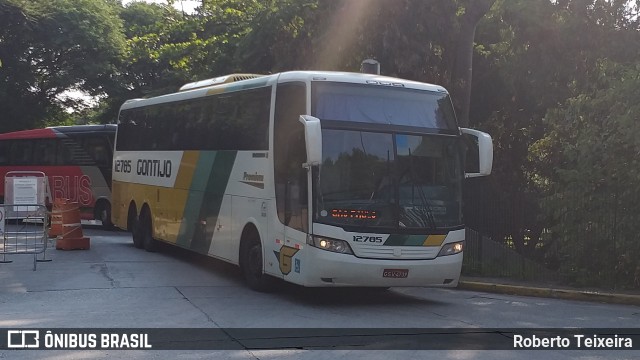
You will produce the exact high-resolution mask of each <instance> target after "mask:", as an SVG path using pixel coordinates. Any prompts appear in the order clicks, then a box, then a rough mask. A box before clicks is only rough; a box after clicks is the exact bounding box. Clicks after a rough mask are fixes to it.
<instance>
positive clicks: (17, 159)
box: [11, 140, 33, 165]
mask: <svg viewBox="0 0 640 360" xmlns="http://www.w3.org/2000/svg"><path fill="white" fill-rule="evenodd" d="M11 158H12V160H13V163H14V164H16V165H32V164H33V144H32V142H31V141H25V140H19V141H15V142H14V143H13V145H12V147H11Z"/></svg>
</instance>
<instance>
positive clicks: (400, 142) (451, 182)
mask: <svg viewBox="0 0 640 360" xmlns="http://www.w3.org/2000/svg"><path fill="white" fill-rule="evenodd" d="M322 138H323V161H322V165H321V167H320V169H319V170H318V171H316V172H315V174H314V183H315V185H316V186H314V191H315V207H314V208H315V211H314V218H315V221H317V222H320V223H325V224H330V225H337V226H341V227H343V228H345V229H350V230H356V231H357V229H358V228H370V227H378V228H380V229H378V230H379V231H384V229H386V230H396V231H397V230H403V229H404V230H420V231H424V230H425V229H426V230H436V229H450V228H453V227H459V226H461V224H462V214H461V187H460V186H461V183H462V179H463V175H462V151H461V149H462V148H461V143H460V139H459V138H455V137H448V136H447V137H443V136H434V135H405V134H392V133H373V132H363V131H349V130H331V129H325V130H323V134H322Z"/></svg>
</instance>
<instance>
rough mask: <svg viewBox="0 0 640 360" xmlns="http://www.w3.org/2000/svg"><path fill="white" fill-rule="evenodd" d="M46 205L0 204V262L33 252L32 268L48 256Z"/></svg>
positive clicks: (34, 268)
mask: <svg viewBox="0 0 640 360" xmlns="http://www.w3.org/2000/svg"><path fill="white" fill-rule="evenodd" d="M47 219H48V212H47V208H46V207H45V206H43V205H22V204H21V205H13V204H0V236H1V237H2V241H1V242H0V255H1V260H0V263H10V262H12V260H10V256H12V255H33V270H34V271H35V270H36V266H37V263H38V262H42V261H50V259H47V257H46V256H47V253H46V252H47V248H48V242H49V240H48V237H47Z"/></svg>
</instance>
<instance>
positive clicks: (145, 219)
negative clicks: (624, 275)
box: [137, 208, 158, 252]
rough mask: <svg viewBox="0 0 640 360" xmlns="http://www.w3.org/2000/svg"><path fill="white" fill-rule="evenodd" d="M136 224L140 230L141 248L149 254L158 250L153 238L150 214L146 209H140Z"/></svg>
mask: <svg viewBox="0 0 640 360" xmlns="http://www.w3.org/2000/svg"><path fill="white" fill-rule="evenodd" d="M137 223H138V224H139V226H138V227H139V228H140V240H141V241H142V246H143V247H144V249H145V250H147V251H149V252H155V251H156V250H157V248H158V246H157V245H158V244H157V242H156V239H154V238H153V231H152V225H153V224H152V223H151V213H150V212H149V210H148V209H147V208H143V209H142V212H141V213H140V218H139V219H138V222H137Z"/></svg>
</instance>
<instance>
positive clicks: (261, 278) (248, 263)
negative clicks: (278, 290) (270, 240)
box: [240, 230, 276, 292]
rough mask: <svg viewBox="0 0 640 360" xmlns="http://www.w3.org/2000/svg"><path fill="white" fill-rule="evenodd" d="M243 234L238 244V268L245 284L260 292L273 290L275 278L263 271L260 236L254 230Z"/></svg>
mask: <svg viewBox="0 0 640 360" xmlns="http://www.w3.org/2000/svg"><path fill="white" fill-rule="evenodd" d="M245 232H246V231H245ZM244 235H245V236H243V240H242V243H241V244H240V270H241V271H242V275H243V277H244V280H245V282H246V283H247V286H249V288H251V289H252V290H255V291H260V292H270V291H273V290H274V288H275V281H276V279H275V278H274V277H272V276H269V275H267V274H265V273H264V265H263V263H264V262H263V258H262V244H261V243H260V238H259V237H258V235H257V234H256V233H255V230H253V231H252V230H249V231H248V234H244Z"/></svg>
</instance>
